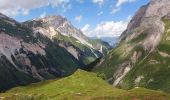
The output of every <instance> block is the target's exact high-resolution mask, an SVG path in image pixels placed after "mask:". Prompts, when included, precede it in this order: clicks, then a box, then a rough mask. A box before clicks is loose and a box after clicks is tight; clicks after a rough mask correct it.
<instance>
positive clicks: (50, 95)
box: [0, 70, 170, 100]
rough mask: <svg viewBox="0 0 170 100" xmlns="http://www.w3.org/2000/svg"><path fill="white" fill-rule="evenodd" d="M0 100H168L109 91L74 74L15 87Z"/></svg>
mask: <svg viewBox="0 0 170 100" xmlns="http://www.w3.org/2000/svg"><path fill="white" fill-rule="evenodd" d="M0 99H2V100H170V96H168V95H167V94H165V93H163V92H160V91H153V90H147V89H144V88H135V89H132V90H129V91H125V90H120V89H116V88H113V87H112V86H111V85H109V84H107V83H106V82H105V81H104V80H102V79H101V78H100V77H99V76H97V75H96V74H94V73H90V72H85V71H82V70H78V71H77V72H75V73H74V74H73V75H71V76H69V77H66V78H63V79H59V80H57V79H56V80H49V81H44V82H40V83H37V84H32V85H29V86H26V87H16V88H13V89H11V90H9V91H7V92H6V93H3V94H0Z"/></svg>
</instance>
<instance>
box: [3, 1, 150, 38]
mask: <svg viewBox="0 0 170 100" xmlns="http://www.w3.org/2000/svg"><path fill="white" fill-rule="evenodd" d="M16 1H17V2H16ZM14 2H15V3H14ZM148 2H149V0H0V12H2V13H5V14H6V15H8V16H10V17H12V18H14V19H16V20H17V21H19V22H23V21H26V20H31V19H34V18H39V17H44V16H48V15H62V16H64V17H66V18H67V19H68V20H69V21H71V23H72V24H73V25H74V26H75V27H77V28H79V29H82V31H83V32H84V33H85V34H86V35H88V36H97V37H108V36H113V37H114V36H119V35H120V33H122V31H124V30H125V29H126V26H127V23H128V22H129V20H130V18H131V17H132V16H133V15H134V14H135V12H136V11H137V10H138V9H139V7H141V6H142V5H145V4H147V3H148ZM101 27H102V30H101ZM109 30H110V31H109ZM101 31H102V32H101Z"/></svg>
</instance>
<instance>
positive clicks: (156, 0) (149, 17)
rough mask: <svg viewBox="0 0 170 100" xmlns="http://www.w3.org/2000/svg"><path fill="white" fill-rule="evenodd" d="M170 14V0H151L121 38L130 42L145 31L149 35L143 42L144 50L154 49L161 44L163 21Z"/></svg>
mask: <svg viewBox="0 0 170 100" xmlns="http://www.w3.org/2000/svg"><path fill="white" fill-rule="evenodd" d="M169 13H170V2H169V0H151V2H150V3H149V4H148V5H145V6H143V7H141V8H140V9H139V11H138V12H137V13H136V15H135V16H134V17H133V18H132V20H131V21H130V23H129V25H128V27H127V29H126V31H125V32H124V33H123V34H122V36H121V38H122V39H123V40H126V41H130V40H132V39H134V38H136V37H138V36H139V35H140V34H141V32H143V31H145V32H147V33H149V34H147V37H146V38H145V40H144V41H143V48H144V49H146V50H151V49H154V48H155V47H156V46H157V45H158V44H159V42H160V39H161V34H163V32H164V23H163V22H162V21H161V19H162V17H163V16H166V15H168V14H169Z"/></svg>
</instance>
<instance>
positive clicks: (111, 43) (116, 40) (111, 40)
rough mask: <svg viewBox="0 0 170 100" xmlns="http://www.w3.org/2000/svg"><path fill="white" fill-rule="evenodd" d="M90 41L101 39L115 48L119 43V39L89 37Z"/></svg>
mask: <svg viewBox="0 0 170 100" xmlns="http://www.w3.org/2000/svg"><path fill="white" fill-rule="evenodd" d="M90 38H91V39H101V40H102V41H105V42H107V43H109V45H110V46H112V47H115V46H116V45H117V44H118V42H119V37H100V38H97V37H90Z"/></svg>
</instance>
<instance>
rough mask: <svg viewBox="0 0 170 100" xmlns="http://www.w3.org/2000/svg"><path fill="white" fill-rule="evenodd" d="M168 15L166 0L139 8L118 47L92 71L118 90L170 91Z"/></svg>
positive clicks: (156, 1)
mask: <svg viewBox="0 0 170 100" xmlns="http://www.w3.org/2000/svg"><path fill="white" fill-rule="evenodd" d="M169 14H170V1H169V0H151V1H150V3H149V4H147V5H145V6H142V7H141V8H140V9H139V11H138V12H137V13H136V15H135V16H134V17H133V18H132V20H131V21H130V23H129V25H128V27H127V29H126V31H125V32H124V33H123V34H122V35H121V37H120V38H121V42H120V43H119V45H118V46H117V47H116V48H115V49H113V50H112V51H111V52H110V53H109V55H108V56H107V57H106V58H105V60H104V61H103V62H102V64H100V65H98V66H96V67H95V68H94V69H93V70H94V71H95V72H98V73H101V74H104V75H105V77H106V79H108V81H109V82H110V83H111V84H113V85H114V86H117V87H121V88H124V89H130V88H133V87H138V86H139V87H147V88H151V89H161V90H163V91H166V92H170V91H169V89H170V86H169V83H170V77H169V75H170V69H169V67H168V66H169V65H170V63H169V58H168V57H169V53H170V52H169V50H170V48H169V47H170V44H169V40H168V37H169V31H168V30H169V27H170V24H169V21H170V19H169ZM165 54H166V56H165ZM167 55H168V56H167ZM108 70H110V71H108Z"/></svg>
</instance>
